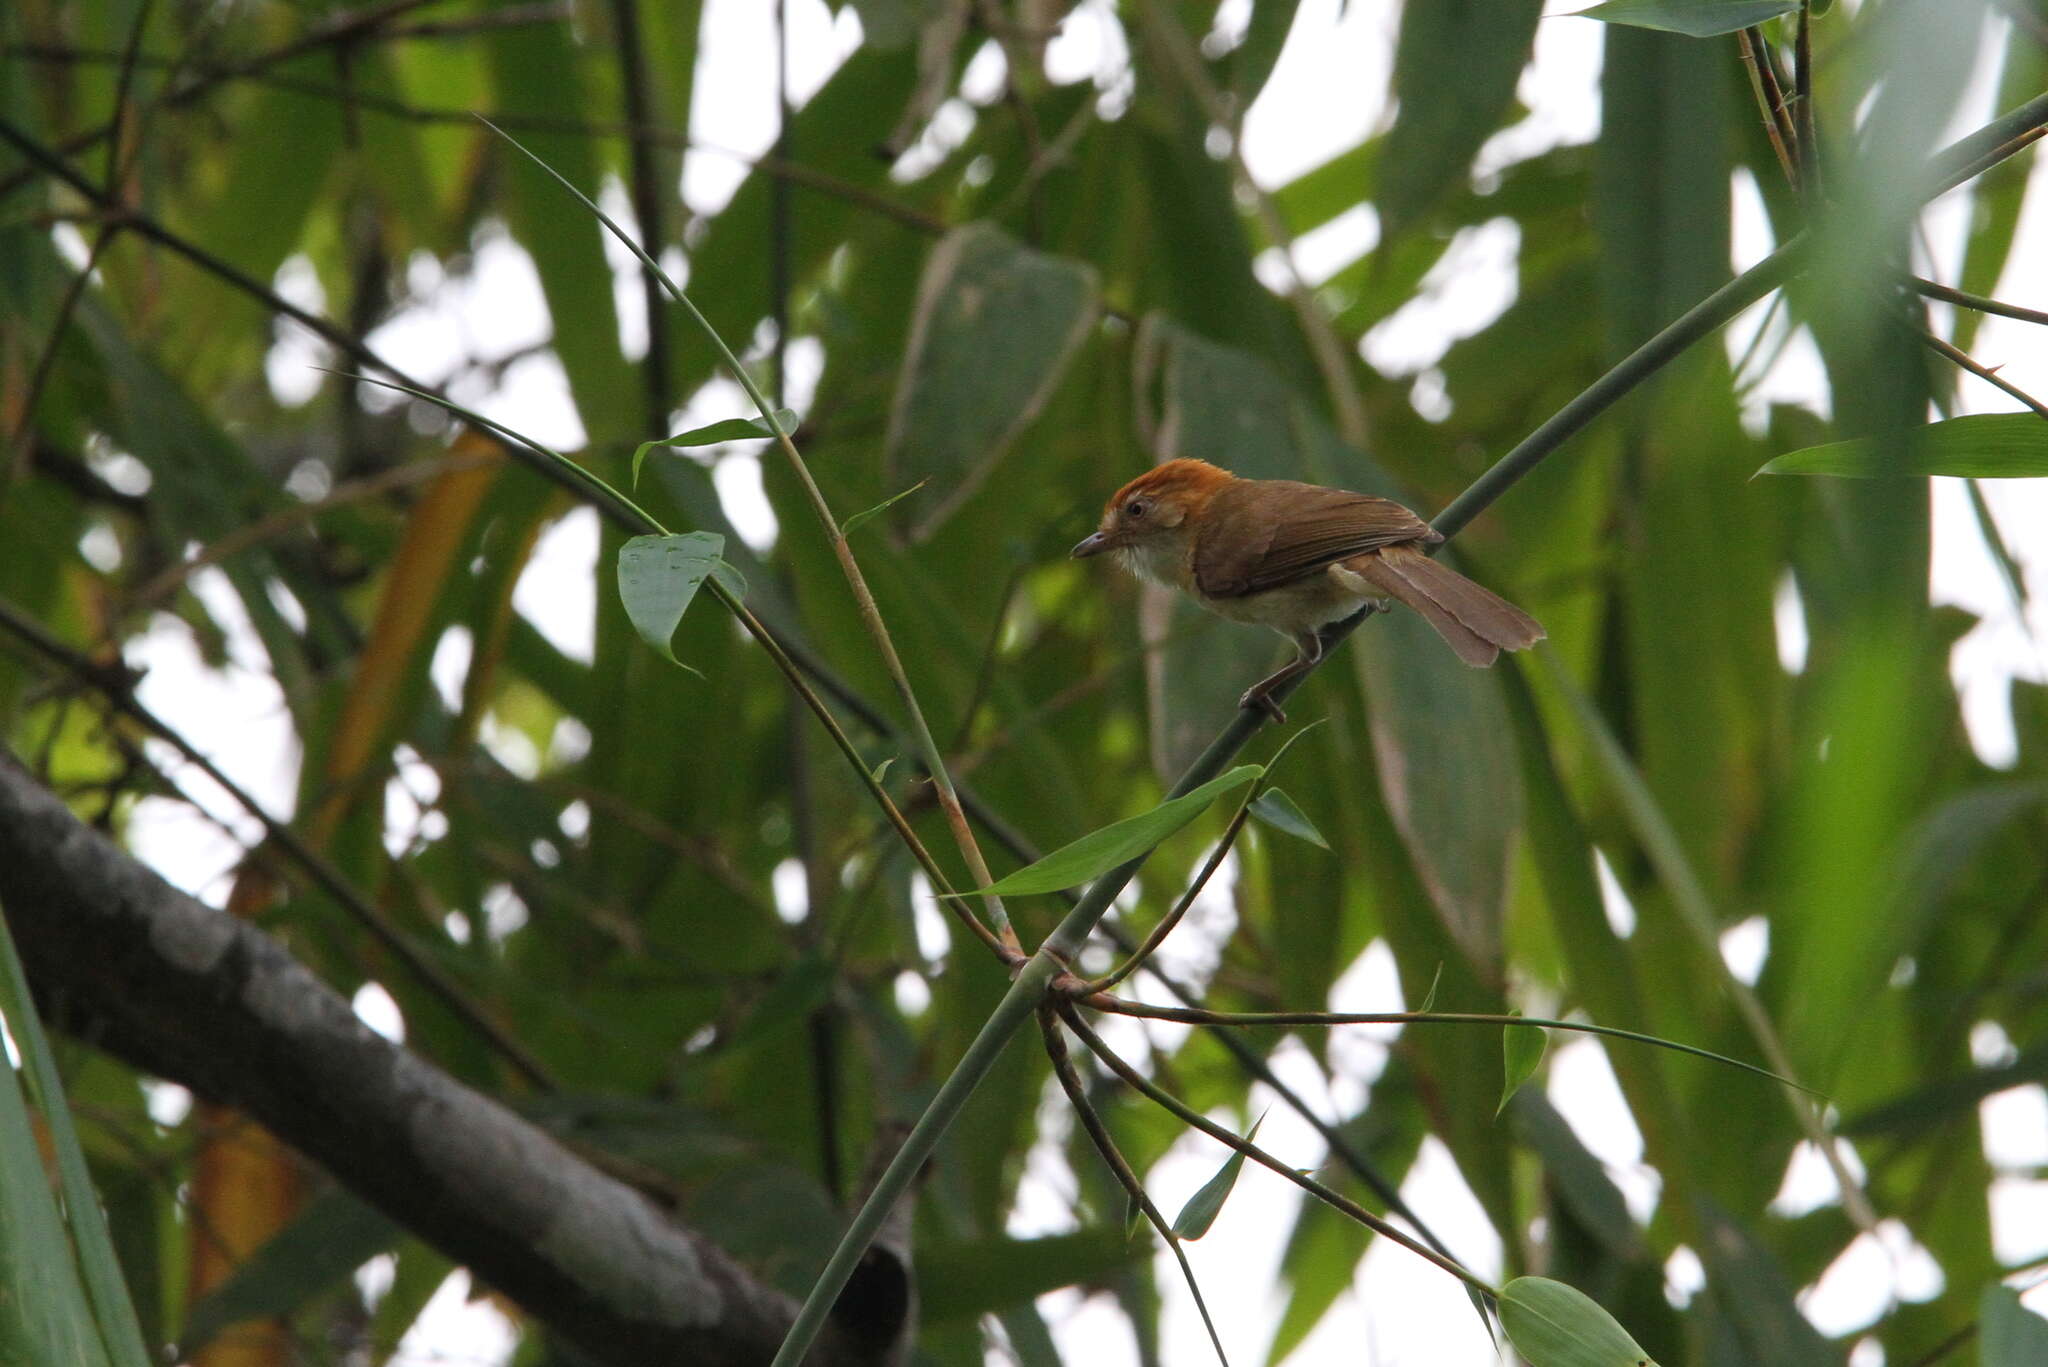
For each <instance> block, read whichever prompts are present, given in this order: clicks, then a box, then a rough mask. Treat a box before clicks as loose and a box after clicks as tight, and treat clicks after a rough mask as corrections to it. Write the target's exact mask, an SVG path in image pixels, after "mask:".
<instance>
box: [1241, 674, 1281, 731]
mask: <svg viewBox="0 0 2048 1367" xmlns="http://www.w3.org/2000/svg"><path fill="white" fill-rule="evenodd" d="M1237 705H1238V706H1239V707H1249V708H1253V709H1255V710H1257V711H1260V712H1264V713H1265V714H1266V715H1267V716H1269V717H1271V718H1272V719H1273V724H1274V725H1275V726H1285V725H1287V714H1286V713H1285V712H1283V711H1281V710H1280V703H1279V701H1278V700H1277V699H1275V698H1274V697H1273V695H1272V694H1271V693H1270V692H1268V691H1267V690H1266V688H1265V686H1264V685H1263V684H1260V685H1254V686H1253V687H1251V688H1247V689H1246V690H1245V691H1244V696H1243V697H1241V698H1239V699H1238V700H1237Z"/></svg>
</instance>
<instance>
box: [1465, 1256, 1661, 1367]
mask: <svg viewBox="0 0 2048 1367" xmlns="http://www.w3.org/2000/svg"><path fill="white" fill-rule="evenodd" d="M1500 1322H1501V1327H1502V1328H1503V1329H1506V1330H1507V1333H1508V1338H1509V1339H1510V1340H1512V1341H1513V1343H1514V1345H1515V1348H1516V1349H1517V1351H1519V1352H1520V1353H1521V1354H1522V1356H1523V1357H1525V1358H1527V1359H1529V1363H1530V1367H1656V1364H1655V1363H1653V1362H1651V1361H1650V1355H1649V1354H1648V1353H1646V1352H1644V1351H1643V1349H1642V1345H1640V1344H1638V1343H1637V1342H1636V1341H1635V1340H1634V1339H1632V1338H1630V1337H1629V1334H1628V1331H1627V1330H1626V1329H1623V1328H1622V1327H1621V1325H1620V1324H1618V1323H1616V1322H1615V1319H1614V1316H1612V1315H1610V1314H1608V1313H1607V1312H1606V1311H1605V1310H1603V1309H1601V1308H1600V1305H1599V1303H1598V1302H1597V1301H1595V1300H1593V1299H1592V1298H1591V1297H1590V1296H1587V1295H1586V1294H1585V1293H1584V1292H1582V1291H1577V1290H1574V1289H1573V1288H1572V1287H1569V1286H1566V1285H1565V1284H1564V1283H1563V1282H1554V1281H1551V1280H1550V1279H1549V1278H1547V1277H1517V1278H1515V1279H1514V1280H1513V1281H1511V1282H1509V1283H1508V1284H1507V1285H1506V1286H1504V1287H1502V1288H1501V1293H1500Z"/></svg>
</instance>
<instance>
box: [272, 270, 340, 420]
mask: <svg viewBox="0 0 2048 1367" xmlns="http://www.w3.org/2000/svg"><path fill="white" fill-rule="evenodd" d="M270 287H271V288H272V289H273V290H276V291H277V293H278V295H279V296H280V297H282V298H283V299H284V300H286V301H287V302H288V303H292V304H296V305H298V307H300V308H302V309H304V310H305V311H306V312H308V313H310V314H313V315H314V316H315V317H325V316H326V313H327V292H326V291H325V290H323V289H322V288H321V287H320V276H319V273H318V272H316V271H315V270H314V269H313V263H312V262H311V261H310V260H308V259H307V257H306V254H305V253H304V252H294V253H292V254H291V255H290V256H288V257H286V258H285V260H284V264H283V265H281V266H279V267H278V268H277V273H276V274H275V275H274V276H272V277H271V281H270ZM271 332H272V337H273V340H272V342H271V344H270V350H269V351H268V352H266V353H265V354H264V357H263V377H264V379H265V380H267V381H268V382H269V384H270V393H271V396H272V397H273V398H275V399H276V400H277V401H278V403H280V404H281V405H283V406H284V407H286V408H297V407H299V406H300V405H301V404H304V403H306V402H308V401H310V400H311V399H312V397H313V396H314V395H315V394H318V393H319V392H320V386H321V385H323V384H325V383H326V382H327V376H326V375H324V374H322V373H321V372H320V371H318V370H316V369H314V367H315V366H331V365H333V364H334V349H333V348H332V347H330V346H328V345H327V343H325V342H323V341H321V340H320V339H319V338H318V337H316V336H314V335H313V334H312V333H310V332H308V331H307V330H306V329H305V328H303V327H301V326H299V325H298V324H297V323H295V322H293V321H292V320H291V319H289V318H283V317H280V318H278V319H277V320H276V321H275V322H274V323H273V324H272V325H271Z"/></svg>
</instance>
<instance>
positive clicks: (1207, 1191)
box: [1173, 1116, 1266, 1239]
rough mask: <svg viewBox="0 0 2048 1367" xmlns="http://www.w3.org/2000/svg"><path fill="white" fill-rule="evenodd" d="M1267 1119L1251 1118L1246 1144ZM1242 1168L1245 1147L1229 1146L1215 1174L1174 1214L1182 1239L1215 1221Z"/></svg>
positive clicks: (1199, 1234) (1204, 1230)
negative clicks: (1230, 1148) (1225, 1157)
mask: <svg viewBox="0 0 2048 1367" xmlns="http://www.w3.org/2000/svg"><path fill="white" fill-rule="evenodd" d="M1265 1123H1266V1117H1264V1116H1260V1117H1259V1118H1258V1119H1257V1120H1255V1121H1253V1122H1252V1127H1251V1129H1250V1130H1249V1131H1247V1132H1246V1134H1245V1137H1244V1142H1245V1143H1247V1144H1249V1143H1251V1142H1252V1141H1253V1140H1255V1139H1257V1138H1258V1137H1259V1126H1261V1125H1263V1124H1265ZM1243 1170H1244V1150H1242V1149H1232V1150H1231V1151H1230V1157H1229V1158H1227V1159H1225V1160H1224V1161H1223V1166H1222V1167H1220V1168H1218V1169H1217V1170H1216V1175H1215V1176H1214V1177H1211V1178H1210V1179H1209V1180H1208V1181H1206V1182H1204V1183H1202V1185H1201V1189H1200V1190H1198V1191H1196V1192H1195V1194H1194V1195H1193V1196H1190V1197H1189V1198H1188V1203H1187V1204H1186V1205H1184V1206H1182V1207H1181V1208H1180V1214H1178V1215H1176V1216H1174V1217H1173V1232H1174V1233H1175V1234H1178V1235H1179V1236H1180V1237H1181V1238H1183V1239H1199V1238H1201V1237H1202V1236H1203V1235H1204V1234H1207V1233H1208V1232H1209V1226H1211V1225H1213V1224H1215V1223H1216V1217H1217V1216H1218V1215H1221V1214H1222V1213H1223V1203H1224V1202H1225V1201H1228V1200H1229V1199H1230V1191H1231V1188H1233V1187H1235V1186H1236V1185H1237V1175H1238V1173H1240V1172H1242V1171H1243Z"/></svg>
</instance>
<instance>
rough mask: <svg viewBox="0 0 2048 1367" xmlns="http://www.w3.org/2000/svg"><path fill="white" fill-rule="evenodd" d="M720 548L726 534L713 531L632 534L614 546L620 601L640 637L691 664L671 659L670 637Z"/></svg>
mask: <svg viewBox="0 0 2048 1367" xmlns="http://www.w3.org/2000/svg"><path fill="white" fill-rule="evenodd" d="M724 549H725V538H724V537H722V536H720V535H718V533H716V532H683V533H681V534H680V535H674V536H636V537H634V538H633V539H632V540H631V541H628V542H627V543H626V544H625V545H623V546H621V547H620V548H619V601H620V602H622V603H624V604H625V606H626V616H627V617H629V618H631V619H632V622H633V630H635V631H637V632H639V633H640V639H641V640H643V641H645V642H647V644H649V645H651V646H653V647H654V648H655V649H656V650H658V651H660V652H661V654H662V656H663V658H665V659H667V660H668V661H669V663H671V664H675V665H681V666H682V667H683V668H684V669H689V668H690V667H689V666H688V665H685V664H683V662H682V661H681V660H678V659H676V657H675V652H674V651H672V650H671V649H670V648H669V638H670V637H671V636H674V635H675V633H676V624H677V623H679V622H681V621H682V620H683V613H684V611H685V610H687V609H688V608H689V606H690V600H691V599H692V598H695V597H696V596H697V590H698V589H699V588H701V587H702V586H703V583H704V581H705V580H706V579H707V578H709V577H710V575H711V573H712V570H713V569H714V568H715V567H716V566H717V564H718V563H719V560H718V553H719V552H720V551H722V550H724ZM690 672H691V673H693V674H694V673H696V671H695V670H691V671H690Z"/></svg>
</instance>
